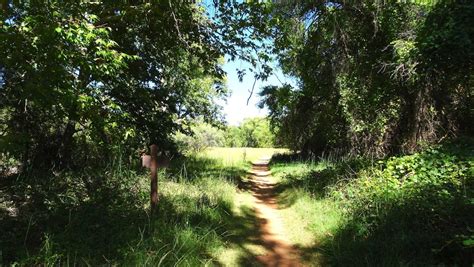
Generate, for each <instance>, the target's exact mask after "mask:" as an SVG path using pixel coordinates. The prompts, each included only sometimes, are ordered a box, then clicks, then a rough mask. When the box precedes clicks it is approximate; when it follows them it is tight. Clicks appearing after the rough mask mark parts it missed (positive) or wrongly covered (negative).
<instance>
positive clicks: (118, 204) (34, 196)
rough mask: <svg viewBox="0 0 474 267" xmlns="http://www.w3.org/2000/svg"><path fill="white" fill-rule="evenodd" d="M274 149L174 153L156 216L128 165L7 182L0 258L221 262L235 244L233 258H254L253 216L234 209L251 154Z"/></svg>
mask: <svg viewBox="0 0 474 267" xmlns="http://www.w3.org/2000/svg"><path fill="white" fill-rule="evenodd" d="M244 151H245V154H246V155H247V158H244V157H243V156H242V155H244ZM273 152H274V150H272V149H257V148H254V149H241V148H216V149H211V150H206V151H203V152H201V153H198V154H195V155H192V156H189V157H187V158H175V159H174V160H173V161H172V162H171V163H172V164H171V166H170V168H168V169H162V170H160V172H159V174H158V177H159V197H160V200H159V205H158V210H157V211H156V212H157V214H155V216H152V214H150V212H149V209H148V203H149V176H148V174H147V173H145V172H143V171H136V170H133V169H130V168H127V167H126V166H122V167H120V166H110V167H109V168H108V169H107V171H106V172H104V171H103V169H98V170H95V169H91V168H86V169H84V170H82V171H81V172H71V171H68V172H62V173H58V174H57V175H56V176H55V177H53V178H46V177H42V176H33V175H31V174H30V176H25V175H23V176H14V177H10V178H9V179H3V180H2V181H1V182H2V184H1V185H2V186H1V187H0V199H2V201H1V202H0V211H1V213H0V215H1V216H0V227H1V228H2V229H8V231H1V232H0V251H1V252H2V254H1V255H2V259H1V260H2V261H1V263H2V264H5V265H10V264H13V265H15V264H17V265H104V264H105V265H109V264H110V265H157V266H158V265H164V266H170V265H185V266H196V265H202V264H206V263H207V264H209V263H215V264H219V263H220V262H218V260H221V259H222V260H224V258H222V257H221V254H222V253H225V251H226V250H228V249H229V247H230V246H232V247H236V248H237V250H238V252H239V254H238V256H237V257H235V258H234V259H232V260H233V261H230V262H229V264H231V265H238V264H240V261H243V260H245V259H244V258H246V257H249V258H250V257H252V256H251V255H252V254H251V253H250V252H248V251H245V250H243V249H242V248H240V247H241V246H243V242H244V241H243V240H242V239H241V238H242V235H247V234H250V233H255V232H257V231H256V230H255V229H254V228H255V227H256V226H255V225H256V224H254V223H253V222H254V220H255V215H253V214H251V213H247V212H246V211H248V210H249V208H248V207H247V208H245V207H237V206H236V205H237V204H236V200H237V198H238V197H239V196H237V193H238V191H237V187H236V185H237V184H238V181H239V177H241V176H243V175H245V173H246V170H247V168H248V163H247V161H248V160H254V159H258V158H260V157H261V156H262V155H271V154H272V153H273ZM94 176H98V178H99V179H97V178H96V177H94ZM6 183H9V184H6ZM45 184H47V186H48V187H47V188H48V190H45ZM7 185H8V186H7ZM17 198H20V200H18V199H17ZM240 208H243V209H244V210H240ZM240 253H241V254H240ZM225 260H227V261H228V260H230V259H228V258H226V259H225Z"/></svg>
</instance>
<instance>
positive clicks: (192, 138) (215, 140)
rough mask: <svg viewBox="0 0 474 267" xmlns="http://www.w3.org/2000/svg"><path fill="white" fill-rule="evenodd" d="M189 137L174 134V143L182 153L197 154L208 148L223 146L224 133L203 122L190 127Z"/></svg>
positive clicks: (179, 133)
mask: <svg viewBox="0 0 474 267" xmlns="http://www.w3.org/2000/svg"><path fill="white" fill-rule="evenodd" d="M190 130H191V132H192V133H191V135H186V134H183V133H181V132H178V133H176V135H175V142H176V143H177V145H178V147H179V148H180V151H181V152H183V153H197V152H201V151H204V150H205V149H207V148H209V147H218V146H223V145H224V132H223V131H222V130H220V129H218V128H216V127H213V126H212V125H210V124H208V123H204V122H197V123H196V124H195V125H193V126H191V129H190Z"/></svg>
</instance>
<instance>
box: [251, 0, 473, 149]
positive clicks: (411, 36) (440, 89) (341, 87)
mask: <svg viewBox="0 0 474 267" xmlns="http://www.w3.org/2000/svg"><path fill="white" fill-rule="evenodd" d="M473 11H474V6H473V4H472V3H471V2H466V1H433V2H431V3H429V4H427V3H418V2H416V1H415V2H413V1H412V2H403V1H384V2H379V1H335V2H334V1H300V2H298V3H297V4H295V5H289V4H285V3H280V4H276V5H275V6H274V10H273V13H272V20H273V21H275V18H277V19H276V21H278V23H277V24H276V27H275V32H274V44H275V51H276V53H277V54H278V58H279V61H280V64H281V65H282V68H283V70H284V71H285V72H286V73H287V74H290V75H292V76H294V77H295V78H296V79H297V81H298V87H297V88H292V87H291V86H290V85H284V86H281V87H275V86H269V87H266V88H263V89H262V91H261V93H260V95H261V96H262V97H263V99H262V102H261V106H267V107H268V108H269V109H270V117H271V120H272V124H273V125H274V126H277V127H278V128H279V136H280V138H281V139H282V140H283V141H284V143H285V144H286V145H288V146H289V147H291V148H293V149H295V150H302V151H304V152H312V153H321V152H322V151H328V150H342V151H345V153H352V154H359V155H362V154H371V155H376V156H383V155H386V154H390V153H398V152H410V151H414V150H416V149H418V148H420V147H422V146H421V145H422V144H426V143H433V142H436V140H439V139H441V138H444V137H446V136H456V135H457V134H465V135H472V133H473V132H472V127H471V126H470V125H471V123H469V121H472V120H473V114H472V109H470V108H469V107H470V106H472V105H473V98H472V77H474V76H473V65H472V62H474V61H473V54H472V51H473V47H472V44H473V38H474V32H473V27H472V26H471V25H472V24H473V21H472V18H473V17H474V16H473Z"/></svg>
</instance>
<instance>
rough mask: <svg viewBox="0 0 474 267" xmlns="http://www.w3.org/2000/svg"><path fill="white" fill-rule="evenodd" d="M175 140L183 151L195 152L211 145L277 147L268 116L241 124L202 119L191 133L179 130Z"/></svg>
mask: <svg viewBox="0 0 474 267" xmlns="http://www.w3.org/2000/svg"><path fill="white" fill-rule="evenodd" d="M174 140H175V142H176V144H177V145H178V148H179V150H180V151H181V152H184V153H195V152H200V151H202V150H204V149H206V148H209V147H220V146H226V147H275V146H277V145H278V144H277V142H276V139H275V135H274V134H273V132H272V131H271V130H270V121H269V119H268V118H259V117H255V118H246V119H244V121H243V122H242V123H241V124H240V125H239V126H220V127H217V126H213V125H211V124H208V123H205V122H203V121H202V120H197V121H195V122H194V123H193V124H192V126H190V127H189V133H188V134H184V133H182V132H178V133H176V134H175V136H174Z"/></svg>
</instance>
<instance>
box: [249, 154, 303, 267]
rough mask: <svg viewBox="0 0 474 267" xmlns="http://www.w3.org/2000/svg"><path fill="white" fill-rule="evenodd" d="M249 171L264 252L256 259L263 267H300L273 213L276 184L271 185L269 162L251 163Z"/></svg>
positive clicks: (280, 223) (294, 250) (281, 225)
mask: <svg viewBox="0 0 474 267" xmlns="http://www.w3.org/2000/svg"><path fill="white" fill-rule="evenodd" d="M252 165H253V167H252V170H251V171H250V174H251V177H250V181H249V183H250V186H249V187H250V188H249V189H250V190H251V191H252V195H253V197H254V202H255V206H254V207H255V212H256V215H257V217H258V218H259V220H258V221H259V222H260V225H259V228H260V233H261V234H260V237H259V238H260V239H261V243H262V245H263V246H264V247H265V249H266V250H267V252H266V253H265V254H264V255H260V256H258V257H257V260H258V261H259V262H260V263H261V264H263V265H264V266H292V267H293V266H303V265H302V264H301V263H300V261H299V254H298V252H297V251H296V249H295V248H294V247H293V246H292V245H291V243H290V242H289V241H288V239H287V238H286V236H285V234H284V232H285V231H284V226H283V222H282V220H281V218H280V217H279V216H278V213H277V211H276V209H277V208H278V204H277V202H276V193H275V184H274V183H272V182H271V180H270V179H269V178H270V174H271V173H270V171H269V169H268V160H260V161H258V162H254V163H253V164H252Z"/></svg>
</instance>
